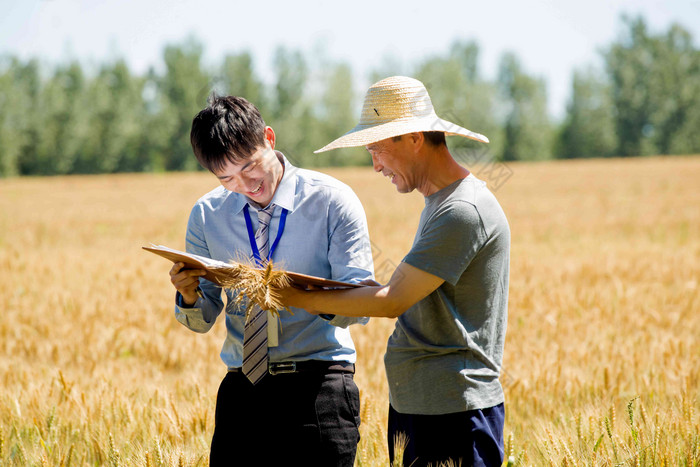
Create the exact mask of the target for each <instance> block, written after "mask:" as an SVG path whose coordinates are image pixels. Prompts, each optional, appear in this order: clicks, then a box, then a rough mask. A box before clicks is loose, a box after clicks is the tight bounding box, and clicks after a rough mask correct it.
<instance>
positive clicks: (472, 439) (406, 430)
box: [388, 404, 505, 467]
mask: <svg viewBox="0 0 700 467" xmlns="http://www.w3.org/2000/svg"><path fill="white" fill-rule="evenodd" d="M504 419H505V408H504V406H503V404H499V405H497V406H495V407H490V408H487V409H483V410H470V411H467V412H457V413H450V414H445V415H414V414H402V413H399V412H397V411H396V410H394V408H393V407H391V405H390V406H389V430H388V438H389V439H388V441H389V458H390V459H391V461H392V463H393V461H394V455H395V452H394V440H395V439H396V437H397V435H399V433H403V434H405V436H406V437H407V438H408V439H407V441H408V444H407V446H406V448H405V451H404V454H403V465H406V466H409V465H410V466H412V467H419V466H427V465H428V464H430V463H432V464H433V465H439V463H440V462H446V461H447V460H449V459H451V460H453V461H455V465H463V466H471V465H473V466H489V467H490V466H500V465H501V464H503V456H504V447H503V422H504ZM460 461H461V464H459V462H460Z"/></svg>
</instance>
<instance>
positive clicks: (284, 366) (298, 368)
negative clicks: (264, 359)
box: [228, 360, 355, 375]
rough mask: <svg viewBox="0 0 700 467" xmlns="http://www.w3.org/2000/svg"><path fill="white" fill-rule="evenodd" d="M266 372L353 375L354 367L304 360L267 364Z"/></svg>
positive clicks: (231, 371)
mask: <svg viewBox="0 0 700 467" xmlns="http://www.w3.org/2000/svg"><path fill="white" fill-rule="evenodd" d="M267 370H268V372H269V373H270V374H271V375H279V374H284V373H300V372H304V371H312V372H318V373H324V372H328V371H338V372H341V373H355V365H354V364H353V363H348V362H324V361H322V360H305V361H303V362H269V363H268V366H267ZM228 371H229V373H239V372H240V371H241V369H240V368H229V369H228Z"/></svg>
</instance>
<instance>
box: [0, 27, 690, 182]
mask: <svg viewBox="0 0 700 467" xmlns="http://www.w3.org/2000/svg"><path fill="white" fill-rule="evenodd" d="M203 54H204V48H203V46H202V45H201V44H200V43H199V42H198V41H197V40H196V39H194V38H189V39H187V40H185V41H184V42H183V43H181V44H171V45H168V46H166V47H165V49H164V51H163V57H162V58H163V63H164V67H162V70H161V71H156V69H155V68H151V69H150V70H149V71H148V72H147V73H145V74H142V75H138V74H135V73H133V72H132V71H131V70H130V69H129V67H128V65H127V63H126V62H125V61H124V60H115V61H113V62H111V63H106V64H102V65H100V66H99V67H98V69H97V70H91V71H90V72H87V71H86V70H85V68H84V67H83V66H82V65H81V64H80V63H79V62H78V61H72V62H70V63H66V64H61V65H59V66H56V67H55V68H53V69H52V70H50V71H48V72H47V70H46V69H45V67H44V66H43V65H42V64H41V63H40V62H39V61H38V60H36V59H30V60H26V61H22V60H20V59H18V58H16V57H13V56H4V57H0V176H13V175H52V174H76V173H115V172H142V171H168V170H195V169H198V168H199V167H198V166H197V164H196V161H195V159H194V157H192V155H191V149H190V145H189V128H190V124H191V121H192V118H193V117H194V115H195V114H196V113H197V112H198V111H199V110H200V109H201V108H203V107H204V105H206V101H207V99H208V97H209V96H210V95H211V94H212V93H213V92H215V93H217V94H220V95H222V94H235V95H240V96H244V97H246V98H247V99H249V100H250V101H251V102H253V103H255V104H256V105H257V106H258V107H259V108H260V110H261V112H262V114H263V117H264V118H265V120H266V122H267V123H268V124H269V125H271V126H272V127H273V128H275V130H276V132H277V140H278V148H279V149H281V150H282V151H283V152H285V154H287V156H288V157H290V159H291V160H293V161H294V162H295V163H296V164H298V165H301V166H338V165H357V164H367V163H369V157H368V156H367V154H366V151H364V150H363V149H362V148H353V149H343V150H338V151H331V152H330V153H325V154H322V155H314V154H313V150H315V149H318V148H320V147H321V146H323V145H325V144H326V143H328V142H329V141H331V140H332V139H334V138H336V137H338V136H340V135H341V134H343V133H344V132H346V131H347V130H349V129H350V128H352V127H353V126H354V125H355V123H356V121H357V118H358V116H359V109H360V104H361V100H362V96H363V93H364V91H365V88H366V84H365V83H359V85H358V83H356V82H355V81H354V75H353V72H352V69H351V68H350V67H349V66H348V65H347V64H344V63H323V64H322V66H319V67H317V68H318V69H312V66H311V64H310V62H309V60H308V59H307V57H305V56H304V54H303V53H302V52H300V51H298V50H289V49H287V48H284V47H280V48H278V49H277V50H276V52H275V54H274V59H273V65H274V66H273V70H274V71H273V74H274V76H272V77H269V78H271V79H268V81H267V82H264V81H263V80H262V79H260V77H259V76H257V75H256V72H255V66H254V61H253V57H252V56H251V55H250V53H248V52H241V53H237V54H230V55H227V56H225V57H223V59H222V60H221V62H220V63H219V64H217V65H216V66H214V67H208V66H205V64H204V60H203ZM478 59H479V47H478V44H476V43H474V42H455V43H453V45H452V46H451V47H450V48H449V50H447V51H446V52H445V53H444V54H441V55H435V56H430V57H426V58H424V59H422V60H420V61H419V62H417V63H415V64H413V65H412V68H411V69H410V70H400V69H399V68H400V67H398V66H396V65H395V64H393V63H392V62H391V60H387V61H386V63H384V64H383V65H382V66H383V68H382V69H377V70H375V71H373V72H372V73H371V76H370V77H369V78H370V80H369V81H370V82H374V81H375V80H377V79H380V78H383V77H386V76H389V75H392V74H408V75H411V76H415V77H416V78H418V79H420V80H421V81H423V82H424V83H425V84H426V86H427V87H428V89H429V92H430V95H431V97H432V99H433V103H434V105H435V107H436V109H438V112H439V114H440V115H441V116H443V118H447V119H448V120H452V121H454V122H456V123H459V124H462V125H463V126H466V127H467V128H470V129H473V130H475V131H478V132H480V133H483V134H486V135H487V136H489V138H490V139H491V141H492V143H491V144H490V145H489V148H488V151H489V155H490V157H492V158H493V159H495V160H502V161H513V160H545V159H552V158H582V157H614V156H618V157H619V156H638V155H649V154H664V155H665V154H690V153H700V131H698V128H700V50H698V48H696V47H695V46H694V44H693V38H692V36H691V34H690V33H689V32H688V31H687V30H685V29H683V28H682V27H681V26H679V25H672V26H671V27H670V28H669V29H668V30H667V31H665V32H662V33H657V34H653V33H652V32H650V30H649V28H648V26H647V25H646V23H645V21H644V20H643V18H640V17H638V18H627V17H624V18H623V19H622V28H621V34H620V36H619V38H618V39H617V40H616V41H614V42H613V43H612V44H610V45H609V46H608V47H606V48H605V49H604V50H602V51H601V59H602V60H601V62H602V65H603V66H602V67H599V68H596V67H594V66H589V67H587V68H582V69H579V70H576V71H575V73H574V77H573V80H572V81H573V82H572V87H571V94H570V97H569V101H568V104H567V109H566V115H565V117H564V118H563V120H562V121H560V122H555V121H553V120H552V119H551V118H550V117H549V115H548V113H547V91H546V86H545V83H544V81H543V80H542V79H541V78H538V77H536V76H532V75H530V74H528V73H527V72H526V70H525V69H524V68H523V66H522V64H521V63H520V62H519V60H518V58H517V57H516V56H515V55H514V54H511V53H506V54H504V55H503V57H502V58H501V61H500V65H499V69H498V74H497V77H496V78H495V79H494V80H488V79H485V78H484V77H483V76H482V74H481V73H480V70H479V69H478ZM358 88H361V89H359V90H358ZM448 142H449V144H450V146H452V147H456V148H462V147H465V148H469V147H470V145H471V143H470V141H468V140H464V139H457V138H454V139H450V140H449V141H448Z"/></svg>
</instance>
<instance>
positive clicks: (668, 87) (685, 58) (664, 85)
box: [604, 17, 700, 156]
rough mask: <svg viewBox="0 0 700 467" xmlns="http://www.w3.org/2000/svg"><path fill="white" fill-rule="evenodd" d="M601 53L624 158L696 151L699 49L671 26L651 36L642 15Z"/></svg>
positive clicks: (627, 22) (699, 147) (629, 22)
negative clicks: (610, 88)
mask: <svg viewBox="0 0 700 467" xmlns="http://www.w3.org/2000/svg"><path fill="white" fill-rule="evenodd" d="M623 21H624V24H625V26H626V28H627V29H626V31H625V32H624V34H623V36H622V37H621V39H620V40H618V41H617V42H615V43H613V45H612V46H611V47H610V48H609V49H608V50H607V51H606V52H605V53H604V58H605V62H606V68H607V72H608V75H609V77H610V80H611V84H612V96H613V104H614V106H615V110H616V119H615V124H616V129H617V134H618V153H619V154H621V155H624V156H636V155H646V154H657V153H662V154H668V153H674V152H676V153H677V152H697V151H700V136H698V132H697V127H698V122H700V115H698V113H699V112H700V110H698V109H699V107H700V52H699V51H698V50H697V49H696V48H695V47H694V46H693V41H692V38H691V36H690V34H689V33H688V32H687V31H685V30H684V29H683V28H681V27H680V26H678V25H673V26H671V28H670V29H669V31H668V33H666V34H665V35H657V36H654V35H652V34H650V32H649V31H648V28H647V25H646V23H645V21H644V20H643V19H642V18H641V17H638V18H635V19H631V18H627V17H623Z"/></svg>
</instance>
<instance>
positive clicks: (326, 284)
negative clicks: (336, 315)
mask: <svg viewBox="0 0 700 467" xmlns="http://www.w3.org/2000/svg"><path fill="white" fill-rule="evenodd" d="M141 248H143V249H144V250H146V251H150V252H151V253H154V254H156V255H158V256H162V257H163V258H165V259H169V260H170V261H172V262H173V263H184V264H185V269H203V270H204V271H205V274H204V278H205V279H207V280H209V281H211V282H213V283H215V284H216V285H219V286H221V285H222V283H221V280H222V279H223V278H226V277H227V270H230V269H231V267H232V265H231V264H230V263H225V262H223V261H219V260H216V259H211V258H207V257H204V256H199V255H195V254H192V253H186V252H184V251H179V250H175V249H173V248H169V247H167V246H163V245H151V246H144V247H141ZM285 273H286V274H287V276H288V277H289V279H290V280H291V281H292V284H293V285H296V286H300V287H301V288H304V289H305V288H308V286H315V287H321V288H324V289H346V288H355V287H362V284H353V283H351V282H342V281H334V280H331V279H324V278H322V277H316V276H309V275H307V274H301V273H298V272H289V271H285Z"/></svg>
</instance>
